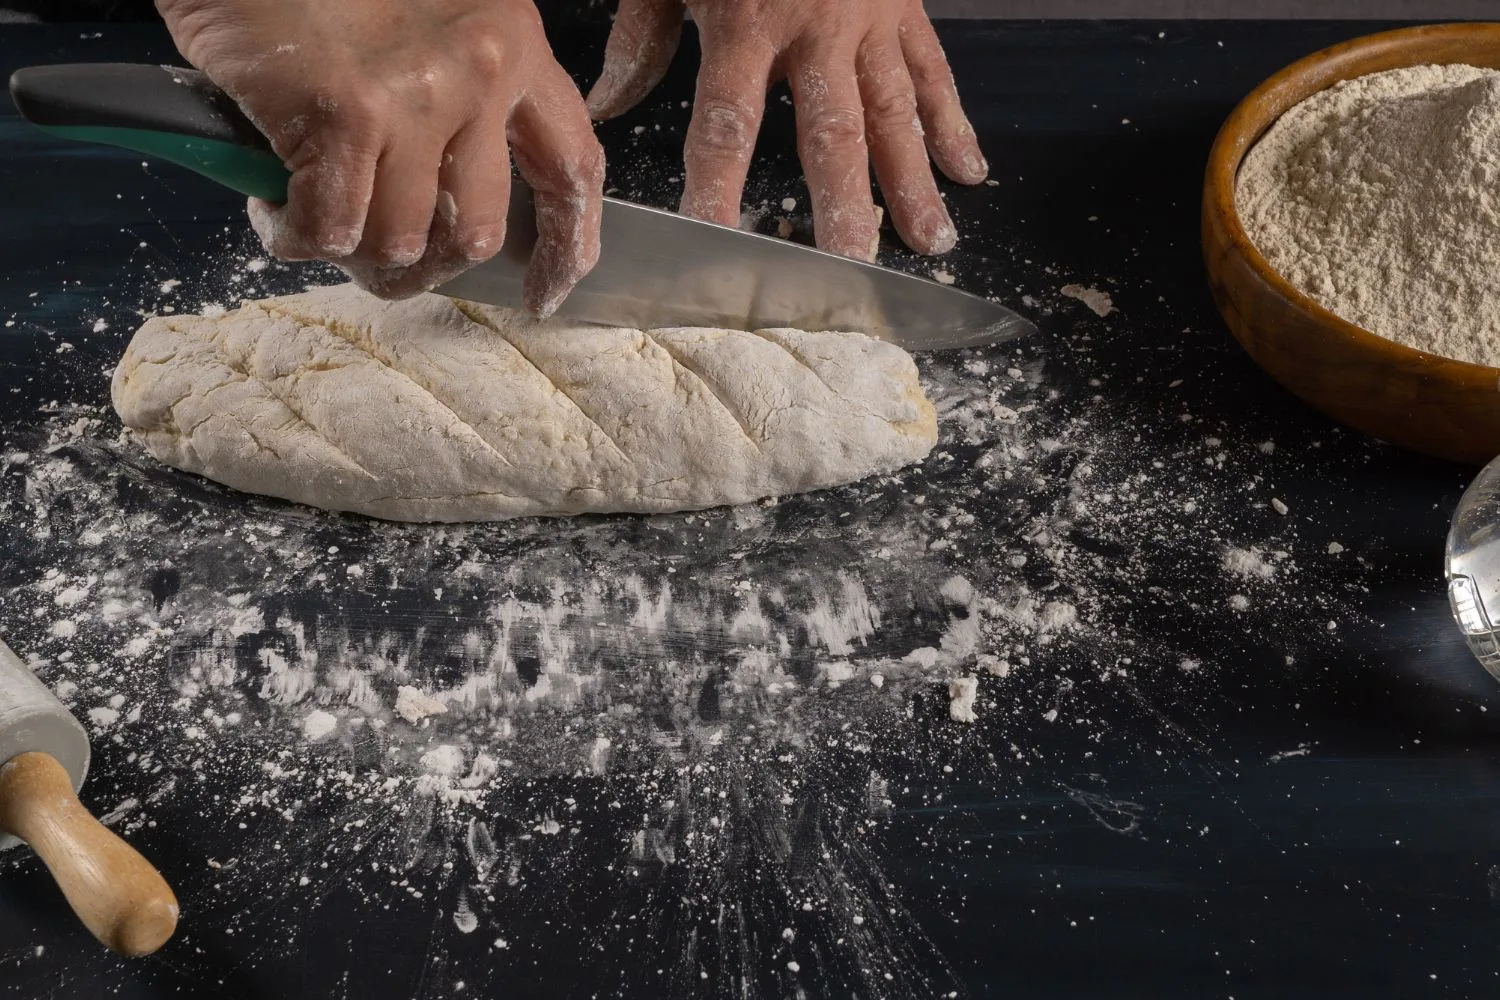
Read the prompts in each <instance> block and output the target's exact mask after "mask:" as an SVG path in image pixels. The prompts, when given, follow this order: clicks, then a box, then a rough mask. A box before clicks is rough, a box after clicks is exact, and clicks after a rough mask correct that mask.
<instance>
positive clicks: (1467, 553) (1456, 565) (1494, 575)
mask: <svg viewBox="0 0 1500 1000" xmlns="http://www.w3.org/2000/svg"><path fill="white" fill-rule="evenodd" d="M1444 568H1445V570H1446V572H1447V575H1448V600H1449V603H1450V604H1451V605H1452V607H1453V617H1454V619H1455V620H1456V621H1457V622H1458V627H1459V628H1460V629H1462V630H1463V633H1464V638H1465V639H1467V640H1468V641H1469V648H1470V649H1472V650H1473V651H1474V655H1475V656H1477V657H1478V658H1479V662H1480V663H1482V664H1483V665H1484V668H1485V669H1486V670H1488V671H1489V672H1490V673H1491V674H1493V675H1494V677H1495V679H1496V680H1500V627H1497V622H1500V459H1496V460H1495V461H1494V462H1492V463H1490V465H1489V466H1488V467H1487V468H1486V469H1485V470H1484V471H1483V472H1481V473H1480V474H1479V477H1478V478H1477V479H1475V480H1474V482H1473V484H1472V485H1471V486H1470V487H1469V488H1468V490H1467V491H1465V493H1464V495H1463V498H1462V499H1460V500H1459V502H1458V509H1457V510H1456V511H1455V512H1454V514H1453V527H1452V529H1451V530H1450V531H1449V533H1448V551H1447V557H1446V559H1445V560H1444Z"/></svg>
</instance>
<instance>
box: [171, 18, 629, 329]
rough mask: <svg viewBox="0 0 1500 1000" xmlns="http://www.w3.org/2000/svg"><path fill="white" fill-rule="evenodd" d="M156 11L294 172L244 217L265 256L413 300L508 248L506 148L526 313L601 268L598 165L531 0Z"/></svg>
mask: <svg viewBox="0 0 1500 1000" xmlns="http://www.w3.org/2000/svg"><path fill="white" fill-rule="evenodd" d="M157 6H158V7H159V8H160V10H161V13H162V15H163V17H164V18H165V19H166V22H167V27H168V28H169V29H170V30H171V33H172V38H173V40H174V41H175V42H176V43H177V47H178V49H179V50H180V51H181V52H182V54H183V56H184V57H185V58H186V59H187V60H188V61H189V62H190V63H192V64H193V65H194V66H196V67H197V68H198V69H200V70H202V71H203V72H204V73H206V74H207V75H208V77H209V78H210V79H212V80H213V81H214V82H215V83H216V84H218V85H219V86H220V87H221V88H223V90H224V91H225V92H226V93H228V94H229V96H230V97H232V98H234V99H235V100H236V101H237V102H238V103H239V104H240V106H241V108H243V109H244V111H245V113H246V114H247V115H248V116H249V117H250V119H251V120H252V121H253V122H255V124H256V126H257V127H258V128H259V129H260V130H261V131H262V132H264V133H265V134H266V136H267V138H269V139H270V141H271V145H272V147H273V148H274V149H275V151H276V153H277V155H279V156H280V157H281V159H282V160H283V161H284V162H285V163H286V165H287V167H288V168H289V169H290V170H291V172H292V177H291V181H290V184H289V185H288V188H287V201H286V204H285V205H273V204H270V203H267V202H263V201H259V200H256V199H252V200H251V202H250V205H249V211H250V220H251V223H252V225H254V227H255V230H256V232H257V233H258V234H259V235H260V237H261V240H262V242H263V243H265V245H266V247H267V249H268V250H269V251H270V252H271V253H272V254H274V255H275V256H277V257H279V258H281V259H283V260H313V259H322V260H328V261H332V262H333V263H335V264H337V265H339V267H341V268H343V270H344V271H346V272H347V273H348V274H349V275H350V276H351V277H352V278H354V280H355V281H356V282H358V283H359V284H360V285H361V286H363V287H364V288H366V289H368V290H369V291H371V292H374V293H375V294H377V295H380V296H382V297H385V298H402V297H406V296H410V295H415V294H418V293H420V292H423V291H427V290H429V289H431V288H433V287H435V286H437V285H439V284H441V283H443V282H444V281H447V280H448V279H450V278H452V277H454V276H455V275H457V274H459V273H461V272H462V271H464V270H466V269H467V268H469V267H471V266H472V265H474V264H476V263H479V262H480V261H483V260H487V259H489V258H490V257H492V256H494V255H495V253H496V252H497V251H498V250H499V249H500V246H501V244H502V243H503V242H504V240H505V221H506V213H507V209H508V206H509V201H510V161H509V155H508V149H507V147H509V150H513V151H514V153H515V157H516V166H517V167H518V168H519V170H520V172H521V175H522V176H523V177H524V178H525V179H526V181H527V183H528V184H530V186H531V187H532V189H533V190H534V191H535V194H536V209H537V231H538V240H537V246H536V251H535V252H534V254H533V256H532V259H531V264H530V267H529V269H528V271H527V274H526V284H525V300H526V305H527V307H528V308H530V309H531V310H533V311H534V312H537V313H538V314H540V315H543V316H546V315H550V314H551V313H552V312H553V311H555V310H556V309H557V307H558V305H560V304H561V302H562V300H563V299H564V298H565V297H566V296H567V294H568V292H569V291H570V290H571V289H572V287H573V286H574V285H575V284H576V283H577V282H578V280H579V279H580V278H582V277H583V276H584V275H585V274H587V273H588V272H589V270H590V269H591V268H592V267H593V266H594V263H595V262H596V261H597V260H598V257H599V217H600V211H601V208H602V198H603V186H604V183H603V182H604V152H603V150H602V148H601V147H600V146H599V142H598V140H597V139H596V138H595V137H594V131H593V126H592V124H591V123H590V121H589V115H588V111H587V109H586V108H585V106H584V103H583V98H582V96H581V95H580V94H579V93H578V90H577V88H576V87H575V86H574V85H573V81H572V80H571V79H569V77H568V75H567V73H566V72H565V71H564V70H563V68H562V67H561V66H559V65H558V63H557V61H556V60H555V59H554V58H553V57H552V53H551V49H550V47H549V46H548V44H547V39H546V35H545V34H544V32H543V30H542V22H541V18H540V16H539V15H538V14H537V11H536V8H535V6H534V5H533V4H532V2H531V0H337V2H331V0H157Z"/></svg>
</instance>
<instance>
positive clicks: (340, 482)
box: [113, 285, 937, 521]
mask: <svg viewBox="0 0 1500 1000" xmlns="http://www.w3.org/2000/svg"><path fill="white" fill-rule="evenodd" d="M113 398H114V404H115V409H116V410H117V411H119V414H120V417H121V419H122V420H123V421H124V422H125V425H126V426H127V427H128V428H130V429H131V430H132V431H133V433H134V435H135V436H136V438H137V439H138V440H139V441H140V442H141V443H142V445H143V446H144V447H145V449H146V450H147V451H148V452H150V453H151V454H152V455H153V456H155V457H156V458H158V459H159V460H161V461H163V462H165V463H167V464H168V465H172V466H175V467H177V468H179V469H184V470H186V471H189V472H194V473H198V474H200V475H204V476H207V477H208V478H210V479H214V480H217V481H219V482H221V483H224V484H225V485H228V486H231V487H233V488H235V489H239V490H244V491H246V492H251V493H262V494H267V495H270V496H276V497H282V498H284V499H287V500H293V501H297V502H299V503H305V504H311V505H313V506H317V507H324V508H328V509H331V510H342V511H353V512H357V513H362V514H368V515H371V516H374V517H381V518H388V519H391V520H401V521H477V520H498V519H503V518H510V517H524V516H530V515H556V516H565V515H574V514H585V513H620V512H640V513H650V512H664V511H678V510H698V509H704V508H709V507H716V506H721V505H725V504H738V503H747V502H750V501H754V500H758V499H762V498H764V497H769V496H778V495H784V494H789V493H797V492H804V491H808V490H816V489H824V488H827V487H831V486H837V485H842V484H845V483H850V482H854V481H857V480H859V479H863V478H865V477H867V476H870V475H875V474H881V473H888V472H892V471H895V470H897V469H900V468H902V467H903V466H906V465H909V464H912V463H914V462H918V461H920V460H921V459H922V458H924V457H925V456H926V455H927V453H928V452H929V451H930V450H931V449H932V447H933V445H934V444H935V443H936V438H937V423H936V416H935V413H934V411H933V408H932V405H931V403H929V402H928V400H927V398H926V396H925V395H923V393H922V389H921V386H920V383H919V381H918V376H917V369H916V365H915V364H914V363H913V362H912V359H911V357H910V356H909V355H907V354H906V353H905V352H904V351H902V350H900V349H899V348H897V347H894V346H892V345H889V344H886V343H882V342H880V341H877V340H872V339H870V338H868V337H865V336H863V335H860V334H849V333H807V332H803V331H798V330H759V331H755V332H754V333H743V332H739V331H729V330H713V329H664V330H653V331H650V332H649V333H647V332H643V331H640V330H632V329H624V328H610V327H599V326H577V325H570V324H567V323H563V322H558V321H547V322H538V321H535V320H532V319H530V318H528V317H525V316H523V315H520V314H517V313H514V312H510V311H507V310H503V309H498V308H494V307H491V306H484V305H479V304H475V303H469V302H459V301H455V300H453V299H449V298H446V297H444V296H441V295H430V294H429V295H423V296H419V297H417V298H414V299H408V300H405V301H402V302H394V303H393V302H385V301H381V300H379V299H376V298H374V297H372V296H369V295H366V294H365V293H363V292H361V291H359V290H358V289H357V288H355V287H354V286H352V285H339V286H334V287H330V288H322V289H317V290H315V291H311V292H307V293H304V294H300V295H291V296H286V297H282V298H275V299H265V300H262V301H258V302H248V303H245V304H244V305H242V306H241V307H240V308H239V310H238V311H236V312H233V313H229V314H227V315H224V316H218V317H212V318H210V317H202V316H158V317H155V318H153V319H151V320H148V321H147V322H146V324H145V325H144V326H142V327H141V329H140V330H139V331H138V332H137V333H136V335H135V338H134V340H132V342H131V344H130V346H129V348H128V349H127V350H126V352H125V356H124V358H123V359H122V360H121V362H120V365H119V367H118V369H117V370H116V372H115V376H114V382H113Z"/></svg>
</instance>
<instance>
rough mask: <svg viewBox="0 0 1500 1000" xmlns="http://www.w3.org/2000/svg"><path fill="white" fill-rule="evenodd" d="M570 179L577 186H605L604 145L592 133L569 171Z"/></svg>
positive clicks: (591, 187)
mask: <svg viewBox="0 0 1500 1000" xmlns="http://www.w3.org/2000/svg"><path fill="white" fill-rule="evenodd" d="M568 175H569V180H570V181H572V182H573V186H574V187H575V188H587V189H590V190H592V189H593V188H597V187H603V185H604V147H603V146H602V145H600V144H599V140H598V139H596V138H594V137H593V136H592V135H590V137H589V139H588V142H587V143H586V144H585V146H584V148H583V149H582V150H580V151H579V153H578V156H577V157H576V158H575V159H574V161H573V163H572V168H571V169H570V170H569V171H568Z"/></svg>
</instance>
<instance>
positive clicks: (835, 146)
mask: <svg viewBox="0 0 1500 1000" xmlns="http://www.w3.org/2000/svg"><path fill="white" fill-rule="evenodd" d="M864 139H865V119H864V115H862V114H860V113H859V112H858V111H855V110H854V109H853V108H823V109H820V110H818V111H816V112H813V113H812V114H810V115H809V116H808V118H807V123H806V125H805V126H804V127H803V130H802V142H803V147H804V152H807V153H812V154H818V153H825V152H830V151H832V150H839V149H848V148H850V147H852V146H858V145H860V144H862V143H863V142H864Z"/></svg>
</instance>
